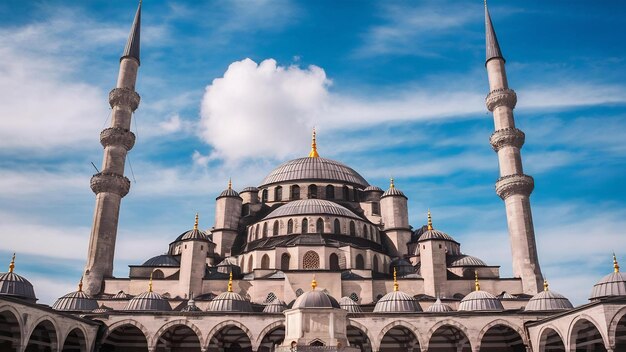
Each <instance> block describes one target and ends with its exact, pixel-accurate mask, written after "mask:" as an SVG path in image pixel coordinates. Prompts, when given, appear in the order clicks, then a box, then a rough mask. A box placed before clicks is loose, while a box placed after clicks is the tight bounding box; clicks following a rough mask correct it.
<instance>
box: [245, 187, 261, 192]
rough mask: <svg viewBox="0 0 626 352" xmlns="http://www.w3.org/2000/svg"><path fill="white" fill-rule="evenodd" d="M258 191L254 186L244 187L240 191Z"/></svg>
mask: <svg viewBox="0 0 626 352" xmlns="http://www.w3.org/2000/svg"><path fill="white" fill-rule="evenodd" d="M258 191H259V189H258V188H256V187H246V188H244V189H242V190H241V192H240V193H245V192H254V193H256V192H258Z"/></svg>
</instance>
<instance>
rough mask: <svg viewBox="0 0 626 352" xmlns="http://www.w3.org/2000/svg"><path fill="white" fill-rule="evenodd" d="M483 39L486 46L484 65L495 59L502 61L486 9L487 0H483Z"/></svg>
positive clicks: (502, 57)
mask: <svg viewBox="0 0 626 352" xmlns="http://www.w3.org/2000/svg"><path fill="white" fill-rule="evenodd" d="M485 38H486V44H487V57H486V59H485V64H486V63H487V61H489V60H491V59H495V58H500V59H502V60H504V56H502V52H501V51H500V45H499V44H498V38H497V37H496V31H495V30H494V29H493V24H492V23H491V16H490V15H489V9H488V8H487V0H485Z"/></svg>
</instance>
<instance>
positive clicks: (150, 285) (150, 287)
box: [148, 271, 154, 292]
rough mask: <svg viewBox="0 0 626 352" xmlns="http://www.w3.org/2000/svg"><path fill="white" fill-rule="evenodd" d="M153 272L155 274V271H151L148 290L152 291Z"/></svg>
mask: <svg viewBox="0 0 626 352" xmlns="http://www.w3.org/2000/svg"><path fill="white" fill-rule="evenodd" d="M152 274H154V271H151V272H150V281H149V282H148V291H149V292H152Z"/></svg>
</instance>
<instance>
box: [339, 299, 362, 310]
mask: <svg viewBox="0 0 626 352" xmlns="http://www.w3.org/2000/svg"><path fill="white" fill-rule="evenodd" d="M339 306H340V307H341V309H343V310H346V311H347V312H348V313H353V314H354V313H363V309H361V306H359V304H358V303H356V302H355V301H354V300H352V298H350V297H341V299H340V300H339Z"/></svg>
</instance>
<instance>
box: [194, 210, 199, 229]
mask: <svg viewBox="0 0 626 352" xmlns="http://www.w3.org/2000/svg"><path fill="white" fill-rule="evenodd" d="M193 229H194V230H197V229H198V213H196V220H195V222H194V223H193Z"/></svg>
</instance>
